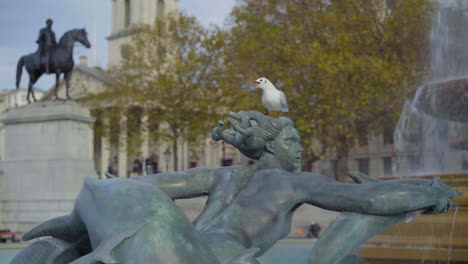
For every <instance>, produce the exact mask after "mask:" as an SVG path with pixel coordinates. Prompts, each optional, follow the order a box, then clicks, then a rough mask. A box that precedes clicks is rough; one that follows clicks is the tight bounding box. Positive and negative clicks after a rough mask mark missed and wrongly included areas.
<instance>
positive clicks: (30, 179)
mask: <svg viewBox="0 0 468 264" xmlns="http://www.w3.org/2000/svg"><path fill="white" fill-rule="evenodd" d="M92 122H93V118H92V117H91V116H90V113H89V110H88V109H86V108H83V107H81V106H79V105H78V104H77V103H74V102H66V103H63V102H47V103H35V104H31V105H27V106H24V107H20V108H15V109H11V110H10V111H9V112H7V113H6V115H5V118H4V120H3V123H4V126H5V152H4V155H3V156H4V160H2V161H0V170H1V173H0V210H1V211H0V220H1V222H2V224H3V227H4V228H9V229H11V230H13V231H19V232H24V231H27V230H28V229H29V228H31V227H32V226H34V225H36V224H38V223H40V222H42V221H44V220H47V219H50V218H51V217H55V216H59V215H64V214H68V213H70V212H71V210H72V208H73V204H74V200H75V198H76V196H77V194H78V192H79V190H80V189H81V186H82V183H83V179H84V178H85V177H86V176H88V177H96V172H95V171H94V163H93V151H92V150H93V145H92V144H93V138H92V137H93V133H92V127H91V124H92Z"/></svg>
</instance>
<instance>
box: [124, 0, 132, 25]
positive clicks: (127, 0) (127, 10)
mask: <svg viewBox="0 0 468 264" xmlns="http://www.w3.org/2000/svg"><path fill="white" fill-rule="evenodd" d="M130 11H131V10H130V0H125V17H124V19H125V27H126V28H127V27H129V26H130V14H131V13H130Z"/></svg>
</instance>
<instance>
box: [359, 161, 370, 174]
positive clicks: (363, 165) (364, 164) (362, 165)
mask: <svg viewBox="0 0 468 264" xmlns="http://www.w3.org/2000/svg"><path fill="white" fill-rule="evenodd" d="M357 161H358V170H359V172H360V173H364V174H366V175H369V159H367V158H364V159H357Z"/></svg>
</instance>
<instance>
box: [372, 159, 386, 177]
mask: <svg viewBox="0 0 468 264" xmlns="http://www.w3.org/2000/svg"><path fill="white" fill-rule="evenodd" d="M383 166H384V165H383V158H381V157H376V158H369V176H371V177H374V178H378V177H382V176H383V175H384V169H383Z"/></svg>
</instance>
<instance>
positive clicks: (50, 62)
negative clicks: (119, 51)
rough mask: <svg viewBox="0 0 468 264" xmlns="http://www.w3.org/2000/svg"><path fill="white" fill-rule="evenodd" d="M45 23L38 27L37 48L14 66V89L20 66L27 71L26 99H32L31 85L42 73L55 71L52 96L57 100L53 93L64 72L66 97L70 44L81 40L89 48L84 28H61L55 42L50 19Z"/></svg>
mask: <svg viewBox="0 0 468 264" xmlns="http://www.w3.org/2000/svg"><path fill="white" fill-rule="evenodd" d="M46 24H47V26H46V27H45V28H43V29H41V31H40V33H39V37H38V40H37V41H36V42H37V44H39V48H38V50H37V51H36V52H35V53H31V54H28V55H24V56H22V57H21V58H20V59H19V60H18V66H17V68H16V89H19V85H20V81H21V74H22V71H23V67H26V70H27V72H28V74H29V84H28V94H27V101H28V103H31V100H30V98H29V96H30V95H31V96H32V99H33V100H34V102H35V101H37V100H36V97H35V96H34V91H33V85H34V84H35V83H36V82H37V80H39V78H40V77H41V76H42V75H43V74H44V73H46V74H55V92H54V95H55V100H61V99H60V98H59V97H58V95H57V90H58V85H59V80H60V75H62V74H64V77H65V83H66V87H67V89H66V92H65V94H66V100H70V99H71V97H70V94H69V89H70V79H71V76H72V72H73V67H74V66H75V63H74V61H73V47H74V45H75V42H79V43H81V44H83V45H84V46H85V47H87V48H90V47H91V44H90V43H89V41H88V37H87V33H86V30H85V29H73V30H70V31H67V32H65V34H63V36H62V37H61V38H60V40H59V42H58V44H57V43H56V42H55V33H54V32H53V31H52V24H53V21H52V20H51V19H47V21H46Z"/></svg>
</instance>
